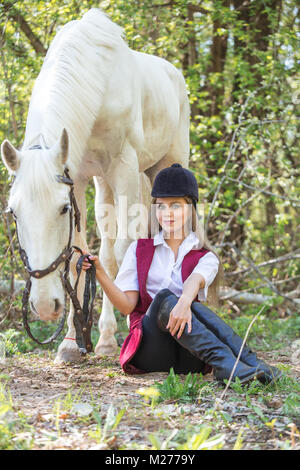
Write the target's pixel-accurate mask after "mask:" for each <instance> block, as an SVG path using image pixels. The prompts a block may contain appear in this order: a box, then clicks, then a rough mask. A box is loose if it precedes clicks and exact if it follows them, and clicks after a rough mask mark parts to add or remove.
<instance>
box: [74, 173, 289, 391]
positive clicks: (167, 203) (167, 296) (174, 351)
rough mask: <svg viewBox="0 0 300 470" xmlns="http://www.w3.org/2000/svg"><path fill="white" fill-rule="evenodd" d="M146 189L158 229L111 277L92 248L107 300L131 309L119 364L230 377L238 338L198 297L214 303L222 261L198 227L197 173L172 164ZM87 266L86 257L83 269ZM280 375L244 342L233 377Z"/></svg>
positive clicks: (135, 245)
mask: <svg viewBox="0 0 300 470" xmlns="http://www.w3.org/2000/svg"><path fill="white" fill-rule="evenodd" d="M151 195H152V196H153V198H154V199H153V205H152V207H154V209H155V212H154V220H155V221H157V224H158V227H159V231H158V233H156V234H155V235H154V237H153V238H151V237H150V233H149V238H146V239H139V240H137V241H134V242H132V243H131V245H130V246H129V247H128V249H127V252H126V254H125V256H124V260H123V262H122V265H121V267H120V270H119V272H118V275H117V277H116V279H115V281H112V280H111V279H110V278H109V276H108V275H107V273H106V272H105V270H104V268H103V266H102V265H101V263H100V261H99V259H98V257H97V256H92V255H89V259H90V260H91V261H93V262H94V265H95V268H96V276H97V279H98V281H99V283H100V285H101V286H102V288H103V290H104V291H105V293H106V294H107V296H108V298H109V299H110V301H111V302H112V303H113V305H114V306H115V307H116V308H117V309H118V310H119V311H120V312H121V313H122V314H123V315H129V316H130V332H129V335H128V336H127V338H126V339H125V341H124V343H123V346H122V348H121V353H120V362H121V366H122V368H123V370H124V372H126V373H128V374H138V373H145V372H158V371H160V372H162V371H166V372H168V371H169V370H170V368H173V369H174V371H175V373H178V374H188V373H189V372H201V373H203V374H205V373H207V372H210V371H211V370H213V373H214V376H215V378H216V379H217V380H219V381H221V382H222V381H224V380H225V379H229V377H230V374H231V371H232V369H233V367H234V364H235V362H236V358H237V356H238V354H239V351H240V348H241V344H242V339H241V338H240V337H239V336H238V335H237V334H236V333H234V331H233V330H232V329H231V328H230V327H229V326H228V325H227V324H226V323H225V322H224V321H223V320H222V319H221V318H220V317H218V315H216V314H215V313H214V312H213V311H212V310H210V309H209V308H208V307H206V306H205V305H203V304H202V303H201V301H202V302H203V301H206V300H207V296H208V294H210V297H213V300H214V304H216V293H217V285H218V283H219V280H220V277H221V276H222V266H221V263H220V261H219V258H218V256H217V255H216V254H215V253H214V252H213V251H212V249H211V246H210V245H209V243H208V242H207V241H206V240H204V236H203V230H202V229H201V227H200V223H199V220H198V216H197V211H196V203H197V202H198V197H199V196H198V186H197V181H196V178H195V177H194V175H193V173H192V172H191V171H189V170H187V169H184V168H182V167H181V165H179V164H174V165H172V166H171V167H168V168H165V169H164V170H161V171H160V172H159V173H158V175H157V176H156V178H155V181H154V185H153V188H152V192H151ZM152 219H153V218H152ZM150 220H151V218H150ZM150 227H151V223H150ZM152 228H153V227H152ZM89 267H90V264H89V262H88V261H86V262H84V264H83V269H85V270H86V269H89ZM280 375H281V372H280V371H279V370H278V369H276V368H275V367H273V366H269V365H268V364H266V363H265V362H263V361H262V360H260V359H258V358H257V356H256V354H255V353H254V352H252V351H251V350H250V349H249V348H248V347H247V346H246V345H245V346H244V348H243V351H242V354H241V356H240V360H239V361H238V363H237V366H236V369H235V372H234V374H233V378H235V377H238V378H239V379H240V381H241V382H242V383H246V382H249V381H250V380H252V379H254V378H257V379H259V380H260V381H261V382H263V383H270V382H271V381H272V380H276V379H278V378H279V377H280Z"/></svg>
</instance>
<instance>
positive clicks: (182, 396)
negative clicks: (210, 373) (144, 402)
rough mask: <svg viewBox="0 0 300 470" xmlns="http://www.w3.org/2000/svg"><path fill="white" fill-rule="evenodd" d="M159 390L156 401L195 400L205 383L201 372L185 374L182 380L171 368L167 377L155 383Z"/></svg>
mask: <svg viewBox="0 0 300 470" xmlns="http://www.w3.org/2000/svg"><path fill="white" fill-rule="evenodd" d="M155 385H156V387H157V390H158V392H159V398H158V402H160V401H165V400H179V401H180V402H191V401H195V400H196V399H197V397H198V395H199V392H200V390H201V388H202V387H205V386H206V385H207V382H206V381H203V380H202V374H191V373H189V374H187V376H186V377H185V379H184V380H182V379H181V378H180V376H179V375H178V374H175V372H174V369H173V368H171V369H170V372H169V375H168V377H167V378H166V379H165V380H164V382H163V383H162V384H160V383H158V382H156V383H155Z"/></svg>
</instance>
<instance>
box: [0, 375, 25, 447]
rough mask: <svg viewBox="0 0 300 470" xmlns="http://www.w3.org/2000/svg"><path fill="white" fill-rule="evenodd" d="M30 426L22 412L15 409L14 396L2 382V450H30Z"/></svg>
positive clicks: (0, 414)
mask: <svg viewBox="0 0 300 470" xmlns="http://www.w3.org/2000/svg"><path fill="white" fill-rule="evenodd" d="M30 430H31V428H30V426H29V425H28V424H27V421H26V418H25V417H24V415H23V414H22V413H21V412H17V411H16V410H15V409H14V405H13V401H12V398H11V396H10V394H9V392H7V391H6V389H5V386H4V385H3V384H2V383H1V382H0V450H29V449H31V447H32V437H31V433H30Z"/></svg>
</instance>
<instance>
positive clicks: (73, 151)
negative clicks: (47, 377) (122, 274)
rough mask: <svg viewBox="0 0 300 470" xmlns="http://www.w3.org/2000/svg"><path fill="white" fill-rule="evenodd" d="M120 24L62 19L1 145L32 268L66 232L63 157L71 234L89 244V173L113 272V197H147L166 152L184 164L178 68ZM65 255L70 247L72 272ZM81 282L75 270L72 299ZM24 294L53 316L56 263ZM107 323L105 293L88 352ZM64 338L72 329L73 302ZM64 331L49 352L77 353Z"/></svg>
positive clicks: (108, 328)
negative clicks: (76, 222) (20, 118)
mask: <svg viewBox="0 0 300 470" xmlns="http://www.w3.org/2000/svg"><path fill="white" fill-rule="evenodd" d="M122 34H123V33H122V30H121V28H120V27H119V26H117V25H116V24H114V23H113V22H112V21H111V20H110V19H109V18H108V17H107V16H106V15H105V14H104V13H103V12H102V11H101V10H99V9H91V10H90V11H88V12H87V13H86V14H85V15H84V16H83V17H82V18H81V19H80V20H76V21H71V22H70V23H68V24H66V25H65V26H64V27H63V28H62V29H61V31H60V32H59V33H58V34H57V35H56V37H55V39H54V40H53V42H52V44H51V47H50V49H49V51H48V53H47V56H46V58H45V61H44V64H43V66H42V69H41V71H40V73H39V76H38V78H37V79H36V82H35V85H34V89H33V93H32V96H31V101H30V106H29V112H28V117H27V123H26V132H25V138H24V142H23V146H22V148H21V149H20V150H17V149H16V148H14V147H13V145H12V144H11V143H10V142H9V141H8V140H5V141H4V142H3V144H2V146H1V151H2V152H1V153H2V158H3V161H4V164H5V165H6V167H7V168H8V170H9V171H10V172H12V173H14V174H15V180H14V183H13V185H12V188H11V192H10V198H9V202H8V204H9V206H10V207H11V208H12V210H13V212H14V214H15V216H16V218H17V222H18V231H19V238H20V243H21V245H22V247H23V248H24V249H25V250H26V253H27V255H28V259H29V263H30V265H31V267H32V269H45V268H46V267H48V266H49V264H50V263H51V262H52V261H53V260H54V259H56V258H57V256H58V255H59V254H60V253H61V252H62V250H63V249H64V247H65V246H66V243H67V240H68V234H69V222H68V220H69V219H68V214H67V212H68V210H69V188H68V186H67V185H65V184H61V183H59V182H58V181H57V180H56V175H57V174H63V171H64V168H65V167H67V168H68V169H69V172H70V176H71V177H72V179H73V180H74V190H75V196H76V199H77V203H78V206H79V209H80V212H81V227H82V229H81V232H80V233H77V232H76V231H75V230H74V231H73V233H74V239H73V243H74V244H75V245H78V246H80V247H81V248H82V249H84V250H87V249H88V247H87V243H86V238H85V226H86V202H85V189H86V186H87V183H88V180H89V179H90V178H91V177H93V178H94V184H95V189H96V198H95V213H96V220H97V225H98V228H99V232H100V236H101V248H100V254H99V256H100V260H101V262H102V264H103V266H104V268H105V269H106V271H107V273H108V274H109V275H110V276H111V278H112V279H114V278H115V276H116V273H117V270H118V266H119V265H120V263H121V262H122V259H123V256H124V253H125V251H126V249H127V247H128V245H129V243H130V242H131V240H130V238H129V236H124V233H125V232H126V229H124V224H127V226H128V224H129V223H130V220H131V218H133V215H130V210H129V211H128V214H124V211H123V210H122V209H121V210H118V209H119V208H120V201H121V200H122V199H121V198H123V199H124V197H126V198H127V200H126V201H127V207H128V208H130V207H132V206H133V204H136V203H139V202H141V201H145V202H146V203H147V204H149V203H150V191H149V189H150V185H151V184H152V182H153V180H154V178H155V176H156V174H157V172H158V171H160V170H161V169H162V168H165V167H167V166H169V165H171V164H172V163H174V162H179V163H181V164H182V166H184V167H187V166H188V156H189V102H188V97H187V92H186V86H185V81H184V78H183V76H182V74H181V73H180V72H179V71H178V70H177V69H176V68H175V67H174V66H173V65H171V64H170V63H169V62H167V61H166V60H163V59H161V58H158V57H155V56H150V55H148V54H144V53H140V52H135V51H133V50H131V49H130V48H129V47H128V46H127V44H126V43H125V41H124V40H123V37H122ZM64 129H66V130H67V132H66V131H64ZM32 147H34V148H32ZM37 147H38V148H37ZM143 194H144V195H145V197H146V199H143V196H142V195H143ZM108 205H112V206H114V207H116V209H117V210H116V218H117V220H116V222H117V234H116V237H115V238H114V237H112V236H108V235H107V230H106V227H105V226H104V225H105V223H106V222H107V220H106V218H105V217H104V209H103V208H107V207H109V206H108ZM124 215H125V216H124ZM74 264H75V259H74V257H73V261H72V266H71V274H72V275H71V281H73V282H74V275H75V272H74ZM83 285H84V276H81V279H80V283H79V295H80V297H79V298H80V299H81V301H82V295H83ZM29 300H30V305H31V309H32V311H33V312H34V313H35V314H38V316H39V317H40V318H41V319H42V320H45V321H47V320H53V319H57V318H58V316H60V315H61V314H62V311H63V308H64V291H63V287H62V283H61V280H60V276H59V270H55V271H54V272H52V273H50V274H49V275H47V276H45V277H44V278H43V279H32V288H31V293H30V299H29ZM116 328H117V325H116V320H115V317H114V312H113V306H112V304H111V303H110V302H109V300H108V299H107V297H106V296H105V295H104V296H103V306H102V312H101V316H100V320H99V330H100V338H99V341H98V344H97V345H96V348H95V353H96V354H97V355H100V354H111V353H114V352H115V351H116V348H117V343H116V339H115V336H114V334H115V332H116ZM66 338H75V329H74V325H73V308H72V307H71V310H70V314H69V316H68V332H67V335H66ZM66 338H65V339H64V340H63V341H62V343H61V344H60V346H59V350H58V353H57V356H56V361H57V362H60V361H65V362H68V361H76V360H77V359H78V358H79V352H78V347H77V345H76V342H75V341H73V340H71V339H66Z"/></svg>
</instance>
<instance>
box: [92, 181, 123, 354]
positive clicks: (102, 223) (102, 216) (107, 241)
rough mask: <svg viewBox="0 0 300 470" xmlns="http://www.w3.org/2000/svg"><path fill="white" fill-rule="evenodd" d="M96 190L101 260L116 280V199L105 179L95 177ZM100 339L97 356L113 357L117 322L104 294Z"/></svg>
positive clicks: (115, 346)
mask: <svg viewBox="0 0 300 470" xmlns="http://www.w3.org/2000/svg"><path fill="white" fill-rule="evenodd" d="M94 183H95V188H96V199H95V214H96V221H97V225H98V228H99V231H100V236H101V246H100V252H99V259H100V262H101V264H102V265H103V267H104V269H105V271H106V272H107V274H108V275H109V276H110V278H111V279H114V278H115V276H116V273H117V270H118V267H117V264H116V261H115V257H114V243H115V237H116V220H115V214H114V199H113V195H112V191H111V188H110V187H109V185H108V184H107V182H106V181H105V179H104V178H102V177H94ZM98 326H99V332H100V337H99V340H98V343H97V345H96V347H95V353H96V354H97V355H111V354H114V353H115V352H116V351H117V349H118V345H117V341H116V339H115V332H116V331H117V322H116V319H115V315H114V310H113V305H112V303H111V302H110V301H109V299H108V298H107V296H106V294H105V293H104V292H103V301H102V311H101V315H100V318H99V322H98Z"/></svg>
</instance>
